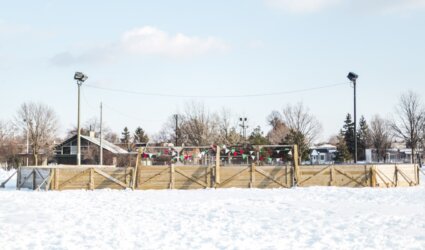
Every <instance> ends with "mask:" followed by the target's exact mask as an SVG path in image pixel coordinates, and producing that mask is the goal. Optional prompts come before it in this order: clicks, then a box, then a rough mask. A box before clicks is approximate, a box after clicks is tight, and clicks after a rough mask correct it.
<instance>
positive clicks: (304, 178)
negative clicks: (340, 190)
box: [298, 165, 332, 187]
mask: <svg viewBox="0 0 425 250" xmlns="http://www.w3.org/2000/svg"><path fill="white" fill-rule="evenodd" d="M331 167H332V166H326V165H319V166H299V176H300V177H299V180H298V186H300V187H309V186H329V185H330V183H331Z"/></svg>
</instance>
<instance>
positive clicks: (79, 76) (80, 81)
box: [74, 72, 88, 166]
mask: <svg viewBox="0 0 425 250" xmlns="http://www.w3.org/2000/svg"><path fill="white" fill-rule="evenodd" d="M87 78H88V77H87V76H86V75H84V74H83V73H81V72H75V75H74V79H75V80H77V85H78V118H77V165H78V166H80V165H81V128H80V87H81V85H82V84H83V82H84V81H85V80H87Z"/></svg>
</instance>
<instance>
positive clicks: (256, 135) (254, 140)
mask: <svg viewBox="0 0 425 250" xmlns="http://www.w3.org/2000/svg"><path fill="white" fill-rule="evenodd" d="M248 140H249V143H251V144H253V145H267V144H269V141H268V140H267V138H266V137H265V136H264V132H263V131H262V130H261V127H260V126H258V127H256V128H255V129H254V130H253V131H252V133H251V135H250V136H249V138H248Z"/></svg>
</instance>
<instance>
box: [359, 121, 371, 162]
mask: <svg viewBox="0 0 425 250" xmlns="http://www.w3.org/2000/svg"><path fill="white" fill-rule="evenodd" d="M369 134H370V133H369V126H368V125H367V122H366V120H365V118H364V117H363V116H362V117H361V118H360V122H359V129H358V131H357V154H358V160H359V161H365V160H366V149H367V148H369V147H370V136H369Z"/></svg>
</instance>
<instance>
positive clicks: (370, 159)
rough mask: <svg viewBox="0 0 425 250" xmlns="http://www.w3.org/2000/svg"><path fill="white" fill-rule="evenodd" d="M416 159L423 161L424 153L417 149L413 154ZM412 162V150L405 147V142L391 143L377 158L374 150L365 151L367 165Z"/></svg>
mask: <svg viewBox="0 0 425 250" xmlns="http://www.w3.org/2000/svg"><path fill="white" fill-rule="evenodd" d="M415 155H416V156H415V161H416V157H418V156H419V157H420V158H422V159H423V157H424V151H423V150H422V149H417V150H416V152H415ZM411 161H412V149H411V148H407V147H406V143H405V142H393V143H392V145H391V148H388V149H386V150H385V152H384V153H383V154H382V155H380V156H379V157H378V152H377V151H376V149H372V148H369V149H366V162H367V163H410V162H411Z"/></svg>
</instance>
